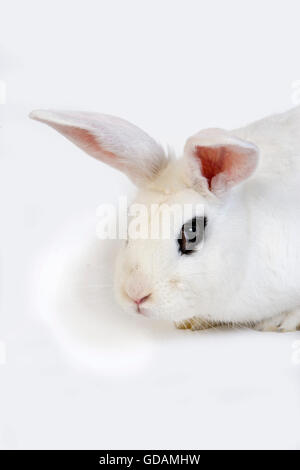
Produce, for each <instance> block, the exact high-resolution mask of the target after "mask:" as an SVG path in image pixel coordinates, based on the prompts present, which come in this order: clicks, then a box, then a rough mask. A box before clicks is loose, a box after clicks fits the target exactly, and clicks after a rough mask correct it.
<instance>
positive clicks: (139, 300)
mask: <svg viewBox="0 0 300 470" xmlns="http://www.w3.org/2000/svg"><path fill="white" fill-rule="evenodd" d="M150 295H151V294H148V295H145V296H144V297H142V298H141V299H133V300H134V302H135V303H136V304H137V305H140V304H142V303H143V302H145V300H147V299H149V297H150Z"/></svg>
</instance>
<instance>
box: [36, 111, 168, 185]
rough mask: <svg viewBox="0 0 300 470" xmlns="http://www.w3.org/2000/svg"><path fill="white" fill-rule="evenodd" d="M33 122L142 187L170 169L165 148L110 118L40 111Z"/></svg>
mask: <svg viewBox="0 0 300 470" xmlns="http://www.w3.org/2000/svg"><path fill="white" fill-rule="evenodd" d="M30 117H31V118H32V119H36V120H37V121H41V122H44V123H46V124H48V125H49V126H51V127H53V128H54V129H56V130H57V131H58V132H60V133H61V134H62V135H64V136H65V137H66V138H67V139H69V140H71V141H72V142H74V143H75V144H76V145H77V146H78V147H80V148H81V149H83V150H84V151H85V152H87V153H88V154H89V155H91V156H92V157H94V158H97V160H101V161H102V162H105V163H107V164H108V165H111V166H113V167H114V168H117V169H118V170H120V171H122V172H124V173H126V175H127V176H129V178H130V179H131V180H133V181H134V183H136V184H138V185H140V184H143V183H144V182H145V181H151V180H152V179H153V178H154V177H155V176H156V175H157V174H158V173H159V171H160V170H161V169H162V168H164V167H165V166H166V165H167V157H166V156H165V153H164V150H163V148H162V147H161V146H160V145H159V144H158V143H157V142H155V140H154V139H152V137H150V136H149V135H148V134H146V132H144V131H142V130H141V129H139V128H138V127H136V126H135V125H133V124H130V123H129V122H127V121H125V120H123V119H120V118H117V117H114V116H109V115H106V114H97V113H86V112H75V111H44V110H37V111H33V112H32V113H31V114H30Z"/></svg>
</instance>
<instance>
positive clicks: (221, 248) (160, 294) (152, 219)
mask: <svg viewBox="0 0 300 470" xmlns="http://www.w3.org/2000/svg"><path fill="white" fill-rule="evenodd" d="M31 117H32V118H33V119H36V120H38V121H41V122H44V123H46V124H48V125H50V126H51V127H53V128H54V129H56V130H57V131H58V132H60V133H61V134H63V135H64V136H65V137H67V138H68V139H69V140H71V141H72V142H74V143H75V144H76V145H78V146H79V147H80V148H82V149H83V150H85V151H86V152H87V153H88V154H90V155H91V156H93V157H94V158H97V159H98V160H101V161H103V162H105V163H107V164H109V165H111V166H113V167H115V168H117V169H118V170H121V171H122V172H124V173H125V174H126V175H127V176H128V177H129V178H130V179H131V180H132V181H133V182H134V184H135V185H136V186H137V188H138V191H137V195H136V198H135V200H134V201H133V203H132V206H133V205H134V206H135V207H137V206H139V207H142V208H143V211H141V212H140V213H139V224H141V223H145V226H146V225H147V227H148V229H149V231H148V232H147V236H146V237H145V236H143V237H139V236H133V235H132V234H131V232H130V230H129V232H128V238H127V240H125V241H124V242H122V247H121V248H120V251H119V253H118V256H117V262H116V273H115V292H116V297H117V299H118V301H119V303H120V304H121V306H122V307H123V308H124V309H125V310H127V311H128V312H131V313H138V314H143V315H145V316H148V317H152V318H161V319H166V320H172V321H180V320H184V319H187V318H190V317H192V316H195V315H196V316H198V317H202V318H203V319H204V320H207V321H210V320H217V321H226V318H224V316H226V314H225V312H226V305H228V303H229V302H230V300H231V299H232V297H233V296H234V294H235V292H236V290H237V289H238V287H239V283H240V282H241V278H240V276H239V271H240V270H241V269H243V267H246V265H247V258H248V255H249V253H248V251H247V249H246V247H247V238H248V237H249V228H248V225H247V220H246V216H245V215H244V212H243V187H244V183H245V182H246V180H247V179H248V178H249V177H250V176H251V175H252V173H253V172H254V170H255V168H256V166H257V162H258V155H259V152H258V149H257V147H256V146H255V145H254V144H252V143H250V142H247V141H244V140H240V139H239V138H237V137H235V136H234V135H232V134H231V132H227V131H225V130H221V129H208V130H203V131H201V132H199V133H197V134H196V135H193V136H192V137H190V138H189V139H188V140H187V142H186V145H185V148H184V152H183V156H182V158H180V159H175V158H173V157H169V156H167V155H166V154H165V152H164V150H163V148H162V147H161V146H160V145H159V144H158V143H157V142H156V141H155V140H154V139H152V138H151V137H150V136H149V135H148V134H146V133H145V132H144V131H142V130H141V129H139V128H137V127H136V126H134V125H133V124H130V123H128V122H127V121H125V120H122V119H120V118H116V117H113V116H108V115H103V114H96V113H82V112H56V111H34V112H33V113H31ZM132 206H131V207H132ZM174 208H175V210H174V211H172V209H174ZM183 208H188V210H186V211H185V210H181V209H183ZM179 213H180V216H179V217H178V214H179ZM129 214H131V215H130V216H129V217H130V218H131V217H132V213H131V212H130V208H129ZM170 214H171V217H170ZM174 214H175V216H174ZM162 221H163V222H166V221H167V225H168V224H169V225H170V231H169V233H168V236H166V235H165V233H166V232H165V233H164V234H163V236H162V231H161V224H162ZM171 223H172V229H171ZM129 228H130V223H129ZM153 234H155V235H153ZM220 306H221V308H220Z"/></svg>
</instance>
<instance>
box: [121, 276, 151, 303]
mask: <svg viewBox="0 0 300 470" xmlns="http://www.w3.org/2000/svg"><path fill="white" fill-rule="evenodd" d="M124 290H125V292H126V294H127V295H128V297H129V298H130V300H132V301H133V302H134V303H135V304H136V305H137V306H139V305H140V304H142V303H143V302H145V301H146V300H147V299H148V298H149V297H150V295H151V291H152V289H151V283H150V280H149V278H148V277H146V276H145V275H142V274H141V273H139V274H135V275H132V276H129V277H128V279H127V280H126V282H125V285H124Z"/></svg>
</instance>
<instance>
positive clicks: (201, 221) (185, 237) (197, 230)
mask: <svg viewBox="0 0 300 470" xmlns="http://www.w3.org/2000/svg"><path fill="white" fill-rule="evenodd" d="M206 225H207V218H206V217H194V218H193V219H191V220H189V221H188V222H186V223H185V224H184V225H183V226H182V227H181V231H180V235H179V237H178V239H177V242H178V246H179V251H180V253H181V254H182V255H190V254H192V253H194V252H195V248H196V246H197V245H199V243H200V242H202V241H203V238H204V230H205V227H206Z"/></svg>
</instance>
